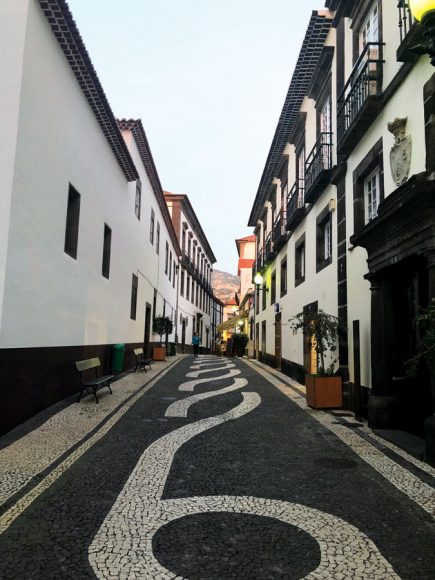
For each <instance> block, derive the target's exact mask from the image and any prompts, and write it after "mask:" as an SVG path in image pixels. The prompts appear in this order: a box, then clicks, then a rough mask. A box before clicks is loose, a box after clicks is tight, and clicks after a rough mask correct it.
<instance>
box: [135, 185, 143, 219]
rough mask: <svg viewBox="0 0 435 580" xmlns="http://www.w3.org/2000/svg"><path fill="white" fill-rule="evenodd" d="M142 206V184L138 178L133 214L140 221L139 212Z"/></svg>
mask: <svg viewBox="0 0 435 580" xmlns="http://www.w3.org/2000/svg"><path fill="white" fill-rule="evenodd" d="M141 206H142V182H141V180H140V178H139V177H138V178H137V179H136V195H135V200H134V213H135V215H136V217H137V219H138V220H139V221H140V212H141Z"/></svg>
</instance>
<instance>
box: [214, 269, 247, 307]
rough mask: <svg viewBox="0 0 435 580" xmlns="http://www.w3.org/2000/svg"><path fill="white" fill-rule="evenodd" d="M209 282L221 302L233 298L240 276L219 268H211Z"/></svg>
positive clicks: (237, 288) (238, 286)
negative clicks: (211, 272)
mask: <svg viewBox="0 0 435 580" xmlns="http://www.w3.org/2000/svg"><path fill="white" fill-rule="evenodd" d="M211 283H212V286H213V292H214V294H215V296H217V297H218V298H219V300H222V302H227V301H229V300H234V294H235V293H236V292H238V290H239V288H240V278H239V277H238V276H233V275H232V274H229V273H228V272H221V271H220V270H213V275H212V280H211Z"/></svg>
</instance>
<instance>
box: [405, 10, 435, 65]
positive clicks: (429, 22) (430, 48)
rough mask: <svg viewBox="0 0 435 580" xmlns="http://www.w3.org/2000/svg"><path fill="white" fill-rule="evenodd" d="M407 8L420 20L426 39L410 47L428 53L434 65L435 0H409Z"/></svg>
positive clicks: (421, 52)
mask: <svg viewBox="0 0 435 580" xmlns="http://www.w3.org/2000/svg"><path fill="white" fill-rule="evenodd" d="M409 8H410V10H411V12H412V14H413V16H414V18H415V19H416V20H419V21H421V26H422V31H423V34H424V36H425V37H426V39H427V42H426V43H425V44H419V45H417V46H414V47H412V50H414V51H415V52H418V53H420V54H428V55H429V56H430V62H431V63H432V65H433V66H435V0H409Z"/></svg>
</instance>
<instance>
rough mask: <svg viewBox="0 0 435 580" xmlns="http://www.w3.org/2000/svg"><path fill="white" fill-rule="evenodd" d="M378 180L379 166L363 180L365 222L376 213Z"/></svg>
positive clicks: (378, 196)
mask: <svg viewBox="0 0 435 580" xmlns="http://www.w3.org/2000/svg"><path fill="white" fill-rule="evenodd" d="M379 180H380V171H379V167H377V168H376V169H375V170H374V171H372V173H371V174H370V175H369V176H368V177H367V178H366V179H365V180H364V206H365V223H366V224H367V223H368V222H370V221H371V220H372V219H374V218H375V217H376V216H377V215H378V206H379V202H380V186H379Z"/></svg>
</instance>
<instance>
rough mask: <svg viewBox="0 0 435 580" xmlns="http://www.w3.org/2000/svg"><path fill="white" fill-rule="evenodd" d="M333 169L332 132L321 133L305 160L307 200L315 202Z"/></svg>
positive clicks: (307, 201)
mask: <svg viewBox="0 0 435 580" xmlns="http://www.w3.org/2000/svg"><path fill="white" fill-rule="evenodd" d="M331 169H332V133H320V135H319V138H318V139H317V141H316V144H315V145H314V147H313V149H312V150H311V152H310V154H309V155H308V157H307V160H306V162H305V201H306V203H313V202H314V201H315V200H316V198H317V196H318V195H319V194H320V193H321V191H322V188H323V187H324V186H325V185H326V184H327V183H328V181H329V175H330V172H331Z"/></svg>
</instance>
